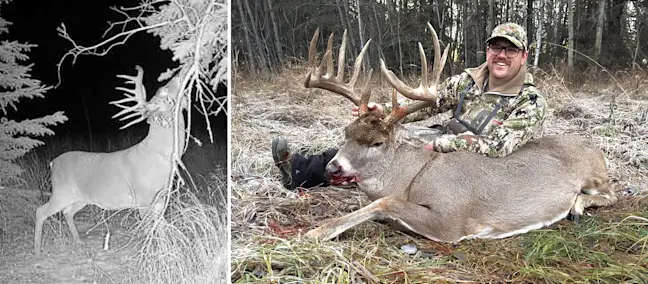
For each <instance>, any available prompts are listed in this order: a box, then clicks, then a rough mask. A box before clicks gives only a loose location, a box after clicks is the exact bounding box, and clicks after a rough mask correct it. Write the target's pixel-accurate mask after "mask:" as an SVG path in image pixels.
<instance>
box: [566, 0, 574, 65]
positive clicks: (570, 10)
mask: <svg viewBox="0 0 648 284" xmlns="http://www.w3.org/2000/svg"><path fill="white" fill-rule="evenodd" d="M567 18H568V20H567V29H568V31H569V37H568V38H567V67H568V68H569V71H572V70H573V69H574V7H573V0H567Z"/></svg>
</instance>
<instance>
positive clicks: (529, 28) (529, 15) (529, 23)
mask: <svg viewBox="0 0 648 284" xmlns="http://www.w3.org/2000/svg"><path fill="white" fill-rule="evenodd" d="M525 29H526V32H527V37H528V40H527V41H528V42H532V38H531V36H533V33H534V30H533V0H527V10H526V28H525Z"/></svg>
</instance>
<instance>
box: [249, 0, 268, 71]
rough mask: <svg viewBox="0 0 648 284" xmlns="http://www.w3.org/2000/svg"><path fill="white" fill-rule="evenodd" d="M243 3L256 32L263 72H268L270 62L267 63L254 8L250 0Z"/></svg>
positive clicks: (253, 30) (254, 32)
mask: <svg viewBox="0 0 648 284" xmlns="http://www.w3.org/2000/svg"><path fill="white" fill-rule="evenodd" d="M243 4H244V5H245V10H247V13H248V17H249V20H250V25H251V26H252V33H253V34H254V39H255V40H256V48H257V52H258V53H259V61H260V62H259V65H261V70H262V71H263V74H268V73H269V71H268V67H269V65H268V63H267V60H266V59H267V58H266V56H265V53H264V52H263V48H262V47H261V43H262V41H261V35H260V34H259V29H257V26H256V20H255V18H254V14H252V9H250V3H249V2H248V0H243Z"/></svg>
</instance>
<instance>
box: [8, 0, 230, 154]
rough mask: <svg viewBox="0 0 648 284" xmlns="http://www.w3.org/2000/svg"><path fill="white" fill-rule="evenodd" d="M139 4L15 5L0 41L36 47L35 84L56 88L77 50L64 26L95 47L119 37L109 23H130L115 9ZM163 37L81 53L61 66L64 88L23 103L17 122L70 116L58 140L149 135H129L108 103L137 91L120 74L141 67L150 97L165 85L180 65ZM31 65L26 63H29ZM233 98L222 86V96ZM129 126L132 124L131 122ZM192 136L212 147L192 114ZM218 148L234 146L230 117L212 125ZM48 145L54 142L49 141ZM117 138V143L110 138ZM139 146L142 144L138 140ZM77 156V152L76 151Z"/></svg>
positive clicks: (18, 0)
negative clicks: (164, 77) (62, 32)
mask: <svg viewBox="0 0 648 284" xmlns="http://www.w3.org/2000/svg"><path fill="white" fill-rule="evenodd" d="M138 4H139V1H132V0H131V1H126V0H111V1H81V0H72V1H28V0H14V1H12V2H10V3H9V4H3V5H1V6H0V13H1V14H0V15H2V17H4V18H5V19H6V20H7V21H9V22H11V23H12V24H11V25H10V26H9V33H5V34H3V35H2V36H0V40H9V41H14V40H17V41H19V42H21V43H25V42H28V43H31V44H36V45H37V47H34V48H32V49H31V51H30V52H28V53H27V55H28V56H29V60H28V61H27V62H26V63H27V64H32V63H33V64H34V66H33V67H32V71H31V73H30V74H31V76H32V78H35V79H38V80H41V81H42V82H43V84H44V85H47V86H55V85H56V84H57V82H58V77H57V66H56V64H57V63H58V62H59V61H60V59H61V57H62V56H63V55H64V54H65V52H67V51H68V50H70V49H71V48H72V44H71V43H70V42H69V41H67V40H65V39H63V38H62V37H60V36H59V35H58V33H57V31H56V28H57V27H59V26H60V25H61V23H64V24H65V26H66V28H67V31H68V33H69V34H70V35H71V37H72V39H74V40H75V41H76V42H77V44H79V45H83V46H90V45H94V44H97V43H99V42H101V41H103V40H104V39H106V38H108V37H110V36H112V35H114V34H115V33H114V32H111V34H109V35H107V36H106V38H102V37H101V36H102V34H103V32H104V31H105V30H106V29H107V28H108V27H109V23H108V22H109V21H112V22H115V21H119V20H122V19H123V15H120V14H119V13H117V12H115V11H113V10H111V9H110V7H120V6H125V7H133V6H136V5H138ZM158 44H159V39H158V37H156V36H153V35H151V34H149V33H144V32H140V33H137V34H136V35H134V36H132V37H131V38H130V39H129V40H128V41H127V42H126V44H125V45H120V46H116V47H114V48H112V50H111V51H110V52H109V53H108V54H107V55H105V56H94V55H81V56H79V57H77V60H76V62H75V63H74V65H73V64H72V60H71V59H72V57H68V58H66V61H65V62H64V63H63V65H62V68H61V85H60V86H58V88H55V89H51V90H50V91H48V92H47V93H46V94H45V99H34V100H29V99H23V100H21V101H20V102H19V104H18V105H17V106H18V110H19V112H18V113H10V114H9V118H10V119H17V120H18V119H24V118H30V117H31V118H33V117H40V116H43V115H46V114H52V113H54V112H55V111H59V110H62V111H64V112H65V114H66V115H67V117H68V121H67V122H66V123H64V124H63V125H60V126H56V127H53V130H54V131H55V132H56V136H59V137H60V136H61V135H63V136H67V137H71V136H82V137H86V138H87V139H89V138H88V137H90V133H91V132H92V136H94V137H95V138H94V139H98V138H97V137H114V136H117V135H123V133H126V132H128V133H132V134H134V135H135V136H137V137H138V138H139V137H143V135H145V134H146V131H147V129H148V124H146V123H145V122H140V123H138V124H136V125H133V126H131V127H129V128H128V129H127V130H121V131H120V130H118V128H119V127H120V126H123V125H125V123H127V121H126V122H119V121H117V120H114V119H111V116H112V115H114V114H116V113H117V112H119V110H120V109H119V108H118V107H116V106H113V105H109V104H108V102H109V101H113V100H117V99H121V98H123V97H124V96H123V94H122V92H121V91H118V90H115V87H118V86H122V87H127V88H130V86H131V85H126V84H124V82H125V80H124V79H120V78H117V77H116V75H117V74H128V75H135V74H136V70H135V65H140V66H142V68H143V69H144V85H145V86H146V90H147V95H148V98H149V99H150V98H151V97H152V96H153V95H154V94H155V91H156V90H157V88H158V87H160V86H162V85H163V84H164V82H162V83H160V82H157V77H158V75H159V74H160V73H161V72H163V71H165V70H166V69H167V68H171V67H175V66H177V62H173V61H172V60H171V56H172V53H171V52H170V51H168V50H164V51H163V50H160V48H159V47H158ZM23 64H25V63H23ZM225 94H227V89H226V87H225V86H224V85H222V84H221V86H219V88H218V93H217V96H222V95H225ZM129 121H130V120H129ZM192 122H193V124H194V125H193V126H192V134H193V135H195V136H197V137H199V138H201V140H202V141H203V142H207V143H208V139H206V137H207V136H206V135H207V134H206V131H205V123H204V118H203V117H202V116H200V115H199V114H198V113H196V112H195V111H194V112H193V115H192ZM211 122H212V129H213V131H214V136H215V137H214V139H215V140H219V141H215V143H218V142H221V143H225V145H226V143H227V142H226V141H227V129H226V127H227V117H226V116H225V115H224V114H221V115H219V116H218V117H216V118H214V117H212V119H211ZM48 139H54V138H51V137H49V138H44V139H43V140H45V141H47V140H48ZM109 139H111V138H109ZM138 141H139V139H138ZM69 150H74V149H69Z"/></svg>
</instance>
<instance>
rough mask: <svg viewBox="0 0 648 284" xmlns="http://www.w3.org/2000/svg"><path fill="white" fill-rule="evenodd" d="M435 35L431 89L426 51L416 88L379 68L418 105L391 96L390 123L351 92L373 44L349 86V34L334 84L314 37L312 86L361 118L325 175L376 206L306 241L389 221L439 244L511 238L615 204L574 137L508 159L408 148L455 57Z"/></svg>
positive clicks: (365, 95) (597, 165)
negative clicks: (414, 121)
mask: <svg viewBox="0 0 648 284" xmlns="http://www.w3.org/2000/svg"><path fill="white" fill-rule="evenodd" d="M428 28H429V29H430V30H431V32H432V39H433V43H434V51H435V54H434V68H433V71H432V73H433V76H432V80H431V82H429V84H428V80H427V78H426V76H427V63H426V59H425V53H424V51H423V47H422V46H421V45H420V44H419V50H420V53H421V65H422V66H421V67H422V68H421V69H422V77H421V84H420V85H419V87H418V88H416V89H413V88H411V87H409V86H407V85H406V84H404V83H403V82H401V81H400V80H399V79H398V78H397V77H396V76H395V75H394V74H393V73H392V72H391V71H389V70H387V68H386V67H385V64H384V62H383V61H382V60H381V62H380V64H381V72H382V74H383V75H384V76H385V77H386V78H387V80H388V81H389V83H390V85H391V86H393V87H394V88H395V89H396V90H397V91H398V92H399V93H401V94H403V95H404V96H406V97H408V98H410V99H413V100H418V101H419V102H416V103H415V104H413V105H410V106H408V107H401V106H399V105H398V103H397V100H396V92H395V91H394V93H393V94H392V103H393V105H394V109H393V111H392V112H391V113H390V114H389V115H385V114H383V113H376V112H370V111H368V108H367V103H368V101H369V95H370V86H369V83H367V86H366V87H365V89H364V91H363V92H362V96H359V94H358V93H357V92H356V90H355V87H354V86H355V83H356V79H357V77H358V73H359V69H360V66H361V62H362V58H363V55H364V52H365V51H366V48H367V46H365V49H363V50H362V51H361V53H360V55H359V56H358V57H357V58H356V61H355V65H354V66H355V70H354V72H353V75H352V77H351V80H350V82H349V83H343V82H342V79H343V76H344V68H343V66H342V64H343V63H344V52H345V51H344V49H345V43H346V33H345V35H344V36H343V41H342V42H343V43H342V47H341V48H340V55H339V57H340V60H339V61H338V62H339V64H340V66H339V67H338V74H337V76H335V75H334V74H332V69H333V68H332V67H331V65H332V50H331V46H332V39H333V37H332V36H331V37H330V38H329V41H328V48H327V51H326V53H325V55H324V58H323V60H322V63H321V64H320V65H319V67H316V66H315V57H316V53H317V52H316V50H315V49H316V48H315V46H316V42H317V37H318V31H316V32H315V35H314V37H313V40H312V41H311V43H310V49H309V64H310V66H311V67H312V68H311V70H310V72H309V73H308V76H307V79H306V81H305V87H306V88H320V89H324V90H328V91H331V92H334V93H337V94H340V95H342V96H344V97H346V98H348V99H350V100H351V101H353V102H354V103H355V104H356V105H357V106H358V107H359V112H360V115H359V117H358V118H357V119H356V120H355V121H353V122H352V123H351V124H350V125H348V126H347V127H346V128H345V129H344V133H345V141H344V145H343V146H342V147H341V148H340V150H339V151H338V153H337V155H336V156H335V157H334V158H333V159H332V160H331V161H330V163H329V164H328V165H327V168H326V170H327V174H328V175H333V176H336V177H338V178H343V179H346V180H352V181H356V182H357V184H358V186H359V188H360V189H361V190H362V191H363V192H365V193H366V194H367V195H368V197H369V198H370V199H371V200H372V201H373V202H372V203H371V204H369V205H367V206H366V207H364V208H361V209H359V210H357V211H355V212H353V213H350V214H348V215H346V216H343V217H340V218H337V219H334V220H331V221H329V222H327V223H325V224H324V225H322V226H320V227H318V228H315V229H313V230H310V231H309V232H308V233H306V236H308V237H313V238H318V239H322V240H328V239H332V238H334V237H336V236H337V235H339V234H341V233H342V232H344V231H346V230H347V229H349V228H351V227H353V226H356V225H358V224H360V223H362V222H365V221H368V220H376V219H384V220H387V221H390V223H391V224H392V225H394V226H395V227H396V228H398V229H405V230H409V231H412V232H414V233H417V234H420V235H422V236H424V237H426V238H428V239H431V240H435V241H442V242H459V241H461V240H463V239H472V238H505V237H508V236H512V235H516V234H521V233H525V232H528V231H530V230H534V229H539V228H541V227H544V226H548V225H550V224H552V223H554V222H557V221H559V220H561V219H563V218H565V217H567V216H568V215H569V214H570V213H571V214H573V215H574V216H575V217H577V216H580V215H581V214H583V211H584V209H585V208H586V207H590V206H607V205H611V204H613V203H615V202H616V200H617V197H616V195H615V194H614V192H613V191H612V190H611V189H610V185H609V182H608V173H607V168H606V163H605V157H604V154H603V153H602V151H600V150H599V149H597V148H596V147H594V146H591V145H588V144H587V143H585V141H583V140H581V139H580V138H578V137H576V136H545V137H543V138H538V139H536V140H534V141H532V142H529V143H527V144H526V145H525V146H523V147H521V148H520V149H518V150H517V151H515V152H513V153H512V154H510V155H508V156H506V157H502V158H489V157H486V156H484V155H481V154H477V153H474V152H469V151H457V152H451V153H437V152H431V151H428V150H425V149H424V148H423V147H421V146H420V145H419V146H417V145H412V144H410V143H407V142H405V140H406V137H408V136H409V135H408V134H409V133H408V131H411V129H408V127H406V126H403V125H401V124H400V123H399V121H400V120H401V119H402V118H404V117H405V116H407V115H408V114H410V113H412V112H414V111H417V110H420V109H421V108H423V107H426V106H429V105H430V104H434V102H436V98H435V96H436V90H437V84H438V82H439V77H440V75H441V71H442V69H443V65H444V62H445V59H446V56H447V54H448V48H446V49H445V51H444V53H443V57H442V58H441V56H440V48H439V41H438V39H437V35H436V32H435V31H434V29H433V28H432V26H431V25H430V24H429V23H428ZM324 71H326V73H324ZM369 74H371V72H370V73H369ZM369 76H371V75H369ZM367 82H369V80H368V81H367ZM439 135H440V133H439ZM394 221H395V222H394Z"/></svg>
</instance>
